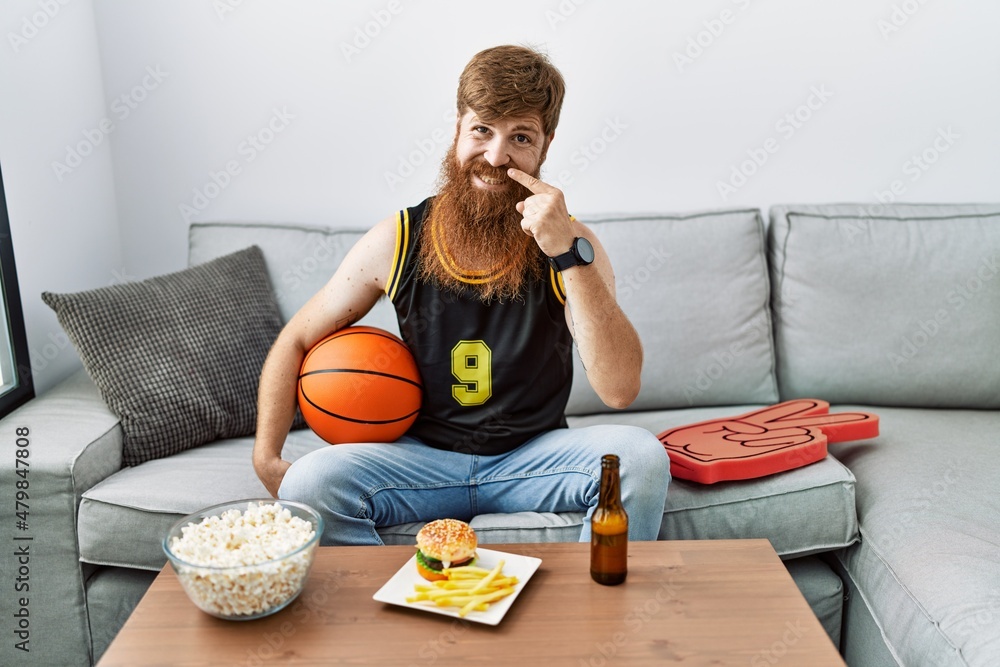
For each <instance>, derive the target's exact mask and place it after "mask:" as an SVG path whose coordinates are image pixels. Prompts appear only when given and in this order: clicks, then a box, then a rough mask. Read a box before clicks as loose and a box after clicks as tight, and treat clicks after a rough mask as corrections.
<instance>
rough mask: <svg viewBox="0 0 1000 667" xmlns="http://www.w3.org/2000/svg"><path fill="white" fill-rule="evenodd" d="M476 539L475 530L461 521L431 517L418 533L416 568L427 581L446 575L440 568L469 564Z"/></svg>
mask: <svg viewBox="0 0 1000 667" xmlns="http://www.w3.org/2000/svg"><path fill="white" fill-rule="evenodd" d="M478 543H479V540H478V539H477V538H476V531H474V530H473V529H472V526H470V525H469V524H467V523H465V522H464V521H459V520H458V519H438V520H437V521H431V522H430V523H428V524H426V525H425V526H424V527H423V528H421V529H420V532H419V533H417V572H419V573H420V576H421V577H423V578H424V579H427V580H429V581H436V580H438V579H447V578H448V577H447V576H446V575H444V574H442V573H441V570H443V569H444V568H446V567H460V566H462V565H472V563H473V561H475V560H476V546H477V544H478Z"/></svg>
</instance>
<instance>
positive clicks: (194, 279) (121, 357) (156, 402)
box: [42, 246, 282, 466]
mask: <svg viewBox="0 0 1000 667" xmlns="http://www.w3.org/2000/svg"><path fill="white" fill-rule="evenodd" d="M42 300H43V301H44V302H45V303H46V304H48V305H49V306H50V307H51V308H52V309H53V310H54V311H55V312H56V315H57V317H58V318H59V323H60V324H61V325H62V327H63V329H65V330H66V333H67V335H68V336H69V338H70V340H71V341H72V342H73V345H74V346H75V347H76V349H77V351H78V352H79V354H80V358H81V359H82V361H83V365H84V367H85V368H86V369H87V372H88V373H89V374H90V377H91V378H93V380H94V383H95V384H96V385H97V386H98V388H99V389H100V391H101V395H102V396H103V398H104V400H105V402H106V403H107V404H108V407H109V408H110V409H111V411H112V412H114V413H115V415H117V416H118V418H119V419H120V420H121V424H122V429H123V431H124V436H125V438H124V462H125V464H126V465H129V466H134V465H138V464H140V463H142V462H144V461H149V460H151V459H157V458H162V457H165V456H170V455H171V454H175V453H177V452H180V451H183V450H185V449H190V448H192V447H196V446H198V445H201V444H204V443H207V442H211V441H213V440H216V439H219V438H230V437H237V436H244V435H249V434H252V433H254V431H255V430H256V419H257V385H258V381H259V377H260V370H261V367H262V366H263V364H264V358H265V356H266V355H267V353H268V350H269V349H270V347H271V345H272V343H273V342H274V340H275V338H276V337H277V335H278V332H279V331H280V330H281V326H282V321H281V316H280V314H279V312H278V306H277V303H276V302H275V299H274V294H273V292H272V289H271V283H270V279H269V278H268V274H267V267H266V265H265V262H264V255H263V253H262V252H261V250H260V248H258V247H257V246H251V247H249V248H246V249H244V250H240V251H239V252H235V253H232V254H230V255H226V256H224V257H219V258H218V259H215V260H212V261H210V262H206V263H205V264H200V265H198V266H195V267H192V268H189V269H185V270H183V271H179V272H177V273H171V274H168V275H164V276H158V277H155V278H150V279H148V280H143V281H138V282H130V283H124V284H120V285H112V286H110V287H102V288H100V289H94V290H89V291H86V292H78V293H75V294H53V293H51V292H45V293H43V294H42Z"/></svg>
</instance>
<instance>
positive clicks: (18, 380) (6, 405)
mask: <svg viewBox="0 0 1000 667" xmlns="http://www.w3.org/2000/svg"><path fill="white" fill-rule="evenodd" d="M0 283H2V290H3V291H2V295H0V298H2V300H3V303H2V305H3V306H4V309H5V311H6V312H5V313H3V314H2V316H3V317H5V318H6V324H7V333H8V338H9V341H4V340H0V354H4V355H5V354H6V353H7V349H6V347H7V345H8V343H9V345H10V354H11V358H10V363H9V368H10V370H11V372H13V374H14V378H13V385H12V386H11V387H10V388H9V389H7V390H6V391H3V393H2V394H0V418H3V417H6V416H7V415H8V414H10V413H11V412H13V411H14V410H15V409H17V408H18V407H20V406H21V405H23V404H25V403H26V402H28V401H30V400H31V399H32V398H34V397H35V386H34V382H33V380H32V373H31V357H30V355H29V352H28V337H27V335H26V333H25V329H24V311H23V310H22V309H21V289H20V287H19V285H18V282H17V265H16V264H15V262H14V242H13V239H12V238H11V234H10V217H9V216H8V213H7V196H6V191H5V190H4V184H3V170H2V169H0ZM2 324H3V323H2V322H0V325H2ZM0 330H2V326H0Z"/></svg>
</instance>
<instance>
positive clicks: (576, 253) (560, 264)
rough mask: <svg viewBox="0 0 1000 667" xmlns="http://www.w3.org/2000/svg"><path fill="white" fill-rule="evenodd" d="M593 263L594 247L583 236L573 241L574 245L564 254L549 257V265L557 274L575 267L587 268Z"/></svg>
mask: <svg viewBox="0 0 1000 667" xmlns="http://www.w3.org/2000/svg"><path fill="white" fill-rule="evenodd" d="M593 261H594V246H592V245H590V241H588V240H587V239H585V238H583V237H582V236H577V237H576V238H575V239H573V245H571V246H570V248H569V250H567V251H566V252H564V253H563V254H561V255H556V256H555V257H549V264H550V265H551V266H552V268H553V270H555V271H556V272H558V271H565V270H566V269H568V268H570V267H573V266H586V265H587V264H590V263H592V262H593Z"/></svg>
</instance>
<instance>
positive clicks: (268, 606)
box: [163, 498, 323, 621]
mask: <svg viewBox="0 0 1000 667" xmlns="http://www.w3.org/2000/svg"><path fill="white" fill-rule="evenodd" d="M272 506H277V507H272ZM301 522H305V523H301ZM310 530H311V531H312V535H311V536H308V537H307V534H308V531H310ZM322 533H323V517H321V516H320V515H319V514H317V513H316V511H315V510H314V509H312V508H311V507H309V506H308V505H304V504H302V503H297V502H293V501H290V500H276V499H274V498H254V499H249V500H238V501H234V502H230V503H222V504H220V505H213V506H211V507H206V508H205V509H203V510H200V511H198V512H194V513H193V514H189V515H187V516H186V517H184V518H182V519H180V520H178V521H177V522H175V523H174V525H173V526H171V528H170V531H169V532H168V533H167V536H166V537H164V538H163V551H164V553H166V555H167V558H168V559H169V560H170V564H171V565H172V566H173V568H174V572H176V573H177V578H178V579H179V580H180V582H181V585H182V586H183V587H184V591H185V592H186V593H187V595H188V597H189V598H191V601H192V602H193V603H194V604H195V606H197V607H198V608H199V609H201V610H202V611H204V612H205V613H207V614H211V615H212V616H215V617H217V618H224V619H226V620H237V621H249V620H252V619H255V618H262V617H264V616H269V615H271V614H273V613H275V612H277V611H280V610H281V609H284V608H285V607H286V606H288V605H289V604H291V602H292V601H293V600H295V598H296V597H298V595H299V593H301V592H302V588H303V586H304V585H305V582H306V579H307V577H308V576H309V569H310V568H311V567H312V563H313V559H314V558H315V556H316V547H317V546H319V538H320V535H322Z"/></svg>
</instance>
